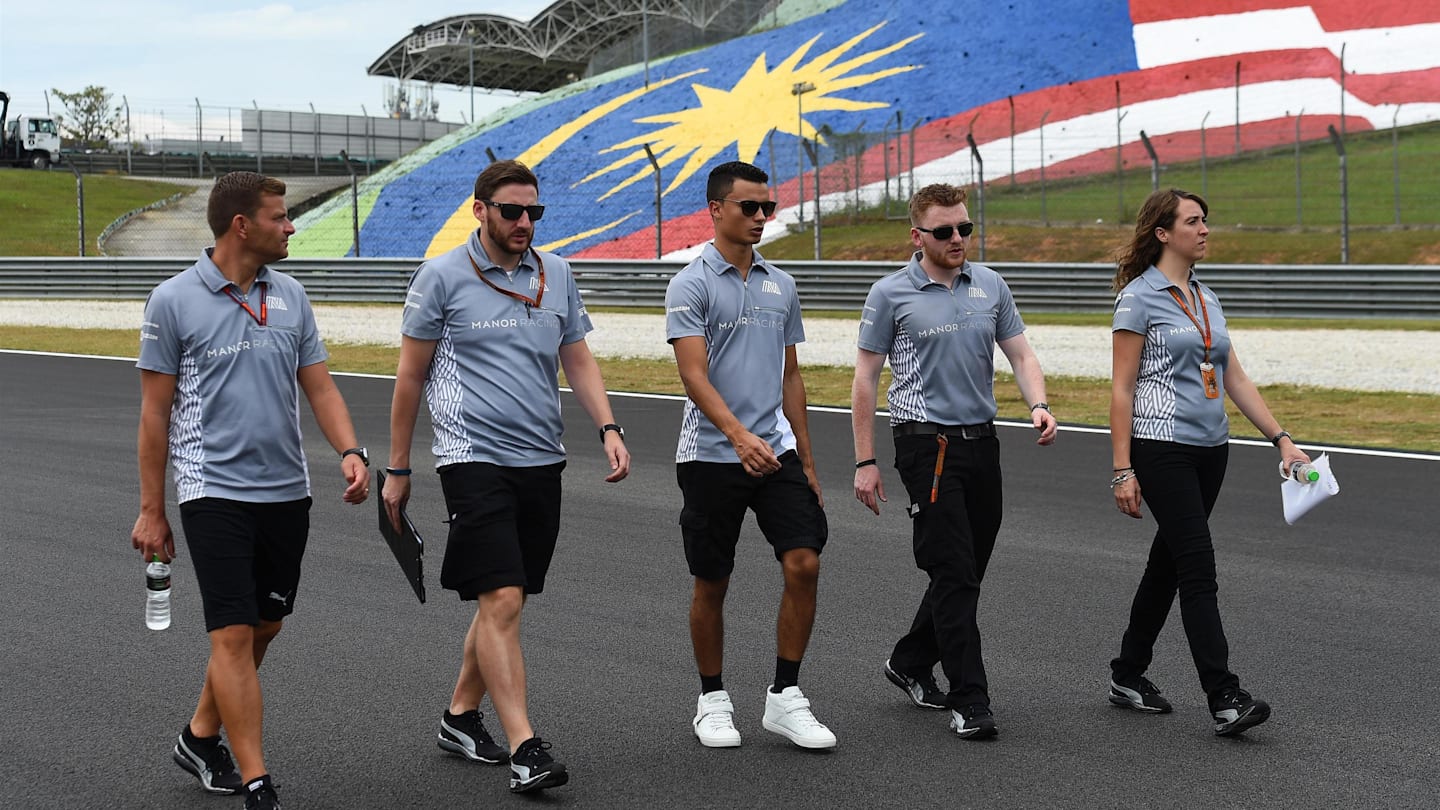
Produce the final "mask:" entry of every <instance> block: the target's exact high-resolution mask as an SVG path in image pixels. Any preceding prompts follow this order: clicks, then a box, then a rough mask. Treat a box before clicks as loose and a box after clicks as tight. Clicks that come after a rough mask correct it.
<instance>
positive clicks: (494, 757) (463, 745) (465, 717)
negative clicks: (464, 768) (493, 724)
mask: <svg viewBox="0 0 1440 810" xmlns="http://www.w3.org/2000/svg"><path fill="white" fill-rule="evenodd" d="M484 718H485V715H483V714H481V713H480V712H479V711H477V710H475V709H471V710H470V711H468V712H464V713H463V714H451V713H450V712H448V711H447V712H445V714H444V715H442V716H441V717H440V734H439V736H437V737H436V738H435V744H436V745H439V746H440V747H441V748H443V749H445V750H446V751H449V752H450V753H452V754H459V755H460V756H462V757H465V758H466V759H468V760H470V761H471V762H485V763H488V764H490V765H498V764H500V763H502V762H505V761H506V760H508V759H510V755H509V754H508V753H506V752H505V749H504V748H502V747H500V746H498V745H496V744H495V740H494V739H492V738H491V737H490V732H488V731H486V730H485V723H484V722H482V721H483V720H484Z"/></svg>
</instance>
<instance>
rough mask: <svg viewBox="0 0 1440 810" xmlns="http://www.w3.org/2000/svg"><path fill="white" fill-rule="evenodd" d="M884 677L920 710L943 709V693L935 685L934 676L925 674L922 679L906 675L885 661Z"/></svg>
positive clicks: (938, 686)
mask: <svg viewBox="0 0 1440 810" xmlns="http://www.w3.org/2000/svg"><path fill="white" fill-rule="evenodd" d="M885 677H886V678H888V679H889V680H890V682H891V683H893V684H895V685H896V686H898V687H900V689H901V690H902V691H904V692H905V697H908V698H910V702H911V703H914V704H915V705H916V706H919V707H920V708H922V709H943V708H945V693H944V692H941V691H940V685H939V684H937V683H935V676H934V675H932V674H929V673H926V674H925V675H924V676H923V677H919V678H917V677H914V676H913V675H906V674H905V673H903V672H900V671H898V670H896V669H895V668H894V667H892V666H890V659H888V658H887V659H885Z"/></svg>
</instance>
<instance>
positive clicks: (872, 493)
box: [855, 464, 887, 515]
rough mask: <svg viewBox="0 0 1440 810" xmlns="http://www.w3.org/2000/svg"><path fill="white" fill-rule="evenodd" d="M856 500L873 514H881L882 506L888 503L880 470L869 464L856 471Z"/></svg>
mask: <svg viewBox="0 0 1440 810" xmlns="http://www.w3.org/2000/svg"><path fill="white" fill-rule="evenodd" d="M855 498H856V500H858V501H860V502H861V503H863V504H865V506H866V508H868V509H869V510H870V511H871V512H874V513H875V514H877V515H878V514H880V504H882V503H886V502H887V501H886V500H885V482H884V481H881V480H880V468H879V467H877V466H876V465H874V464H867V465H865V466H864V467H861V468H860V469H858V470H856V471H855Z"/></svg>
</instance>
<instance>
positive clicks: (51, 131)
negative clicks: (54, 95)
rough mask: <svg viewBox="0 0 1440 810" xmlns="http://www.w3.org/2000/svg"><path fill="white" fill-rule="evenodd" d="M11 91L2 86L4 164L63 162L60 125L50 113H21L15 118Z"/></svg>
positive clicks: (37, 165)
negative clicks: (41, 114) (61, 159)
mask: <svg viewBox="0 0 1440 810" xmlns="http://www.w3.org/2000/svg"><path fill="white" fill-rule="evenodd" d="M9 112H10V95H9V94H8V93H6V92H4V91H3V90H0V126H3V127H4V137H3V140H0V165H3V164H8V165H11V166H29V167H31V168H32V169H44V168H48V167H49V166H50V164H52V163H59V162H60V127H59V126H58V125H57V124H56V123H55V119H54V118H50V117H48V116H46V117H41V116H34V115H21V116H17V117H16V118H14V119H11V118H10V117H9V115H8V113H9Z"/></svg>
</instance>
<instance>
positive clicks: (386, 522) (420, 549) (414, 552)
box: [375, 470, 425, 605]
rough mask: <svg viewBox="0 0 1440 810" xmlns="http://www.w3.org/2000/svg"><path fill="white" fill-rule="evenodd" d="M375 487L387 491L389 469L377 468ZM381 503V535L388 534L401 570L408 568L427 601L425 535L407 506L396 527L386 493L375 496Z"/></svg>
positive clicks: (422, 600) (422, 599)
mask: <svg viewBox="0 0 1440 810" xmlns="http://www.w3.org/2000/svg"><path fill="white" fill-rule="evenodd" d="M375 489H376V491H377V492H380V493H384V492H385V473H384V471H383V470H376V471H375ZM375 503H376V504H377V505H378V506H379V507H380V536H381V537H384V538H385V544H386V545H388V546H390V551H391V552H392V553H394V555H395V561H396V562H398V563H400V570H401V571H404V572H405V579H406V580H407V581H409V583H410V587H411V588H412V589H414V591H415V595H416V596H418V597H419V598H420V604H422V605H423V604H425V539H424V538H423V537H421V536H420V532H418V531H416V530H415V524H414V523H411V522H410V516H409V515H407V514H406V513H405V510H404V509H401V510H400V531H398V532H397V531H395V527H394V525H392V524H391V523H390V515H389V514H388V513H386V511H385V498H384V496H383V495H382V496H381V497H378V498H376V499H375Z"/></svg>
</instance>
